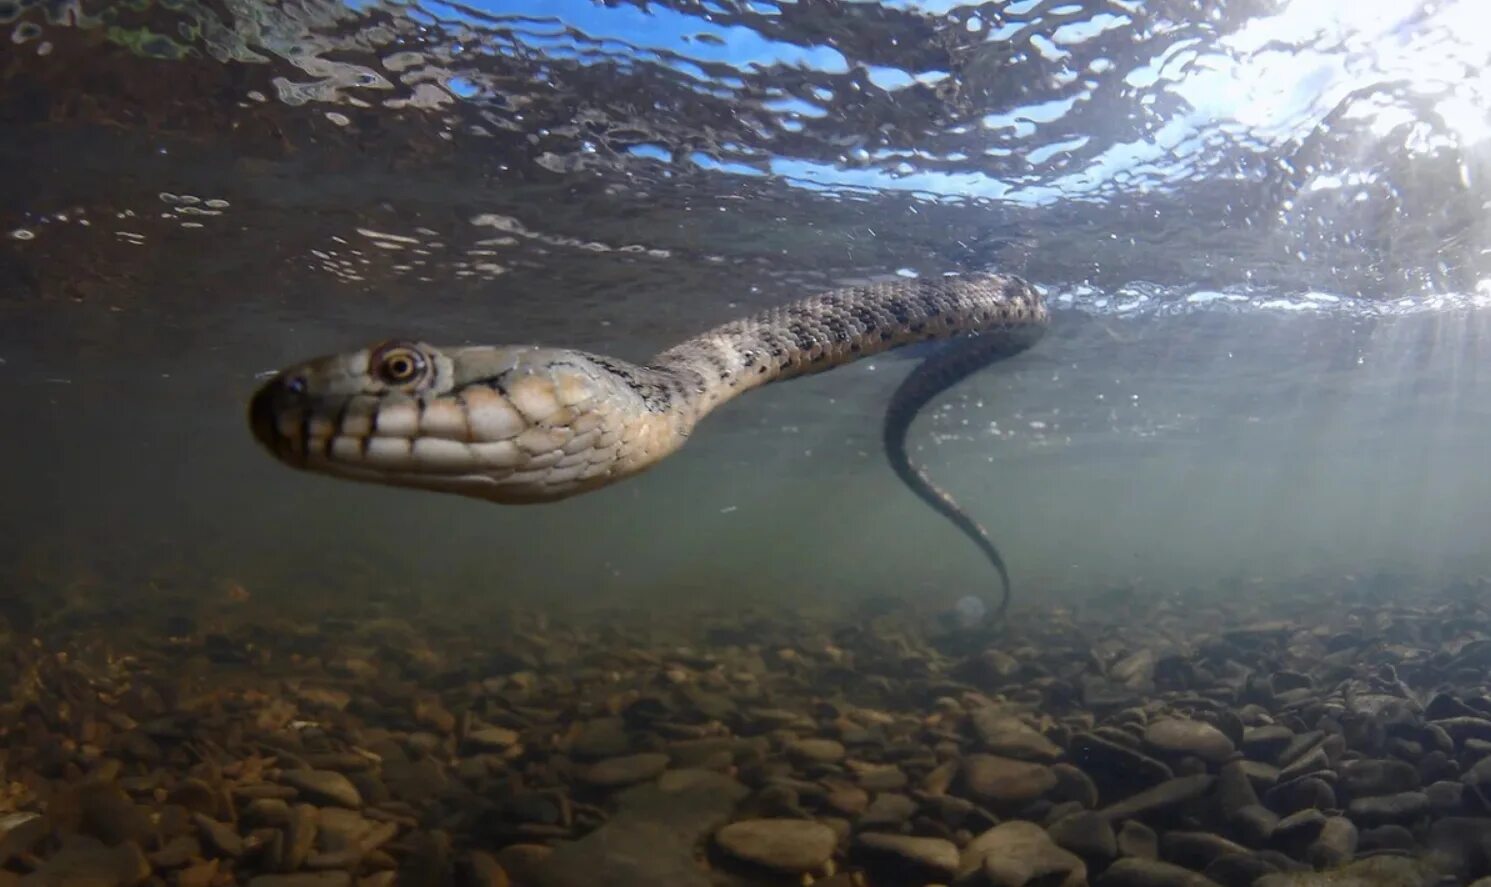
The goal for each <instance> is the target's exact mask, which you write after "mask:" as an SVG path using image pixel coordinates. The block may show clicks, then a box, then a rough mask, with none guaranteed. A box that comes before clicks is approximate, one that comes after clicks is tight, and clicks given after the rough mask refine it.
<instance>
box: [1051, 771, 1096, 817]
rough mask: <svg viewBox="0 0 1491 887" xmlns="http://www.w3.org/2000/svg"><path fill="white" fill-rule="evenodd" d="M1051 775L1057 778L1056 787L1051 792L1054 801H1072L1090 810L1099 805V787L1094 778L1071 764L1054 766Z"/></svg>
mask: <svg viewBox="0 0 1491 887" xmlns="http://www.w3.org/2000/svg"><path fill="white" fill-rule="evenodd" d="M1051 773H1052V774H1053V775H1054V776H1055V777H1056V787H1055V788H1054V789H1052V790H1051V800H1052V801H1055V802H1057V803H1062V802H1065V801H1071V802H1073V803H1076V804H1080V805H1081V806H1083V807H1086V808H1088V809H1092V808H1093V807H1096V806H1097V805H1098V787H1097V785H1096V784H1095V783H1094V782H1093V781H1092V777H1090V776H1088V775H1087V774H1086V773H1083V772H1082V771H1081V770H1078V769H1077V768H1076V767H1073V766H1072V765H1071V764H1052V765H1051Z"/></svg>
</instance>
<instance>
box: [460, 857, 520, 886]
mask: <svg viewBox="0 0 1491 887" xmlns="http://www.w3.org/2000/svg"><path fill="white" fill-rule="evenodd" d="M465 870H466V873H467V878H466V879H465V880H466V884H467V887H511V885H512V881H511V879H509V878H508V876H507V872H506V871H505V870H504V869H503V868H502V864H501V863H500V862H498V861H497V858H496V857H495V856H493V855H492V854H490V853H487V852H486V851H484V850H472V851H470V852H469V853H467V854H466V864H465Z"/></svg>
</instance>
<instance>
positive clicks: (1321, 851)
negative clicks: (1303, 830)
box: [1305, 816, 1358, 869]
mask: <svg viewBox="0 0 1491 887" xmlns="http://www.w3.org/2000/svg"><path fill="white" fill-rule="evenodd" d="M1357 838H1358V834H1357V828H1356V825H1355V824H1354V823H1352V821H1351V820H1349V819H1347V818H1346V817H1344V816H1330V817H1327V818H1326V820H1325V825H1324V826H1323V827H1322V828H1321V829H1320V835H1319V836H1318V837H1317V838H1316V839H1315V842H1314V843H1313V844H1311V845H1310V846H1309V847H1308V848H1306V850H1305V861H1306V862H1308V863H1309V864H1310V865H1312V866H1314V867H1315V868H1317V869H1332V868H1336V867H1338V866H1343V865H1345V864H1346V863H1348V862H1350V861H1351V860H1352V858H1353V857H1354V856H1355V855H1356V845H1357Z"/></svg>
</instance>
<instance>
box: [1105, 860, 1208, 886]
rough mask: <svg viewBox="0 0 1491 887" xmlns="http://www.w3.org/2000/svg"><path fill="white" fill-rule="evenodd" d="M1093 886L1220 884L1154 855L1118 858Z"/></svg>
mask: <svg viewBox="0 0 1491 887" xmlns="http://www.w3.org/2000/svg"><path fill="white" fill-rule="evenodd" d="M1093 887H1222V885H1220V884H1218V883H1217V882H1216V881H1213V880H1211V879H1210V878H1208V877H1206V876H1205V875H1201V874H1197V873H1196V872H1193V871H1191V870H1190V869H1186V868H1181V867H1180V866H1178V865H1172V864H1171V863H1168V862H1160V861H1158V860H1154V859H1120V860H1118V861H1117V862H1115V863H1113V864H1112V865H1111V866H1109V867H1108V870H1107V871H1105V872H1103V873H1102V874H1101V875H1099V876H1098V878H1097V880H1095V881H1093Z"/></svg>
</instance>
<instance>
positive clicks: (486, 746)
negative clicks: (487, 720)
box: [466, 727, 520, 751]
mask: <svg viewBox="0 0 1491 887" xmlns="http://www.w3.org/2000/svg"><path fill="white" fill-rule="evenodd" d="M519 738H520V737H519V736H518V732H517V731H516V730H509V729H507V728H506V727H478V728H477V729H475V730H472V731H470V732H468V733H467V734H466V745H467V746H469V747H471V748H473V749H477V750H482V751H503V750H505V749H508V748H511V747H512V746H514V745H517V744H518V739H519Z"/></svg>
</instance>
